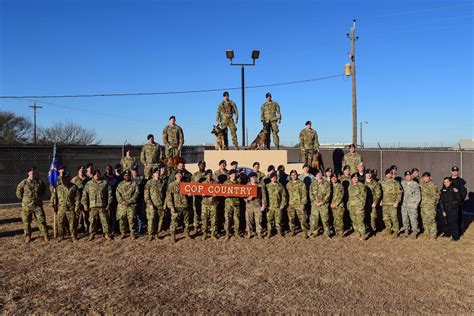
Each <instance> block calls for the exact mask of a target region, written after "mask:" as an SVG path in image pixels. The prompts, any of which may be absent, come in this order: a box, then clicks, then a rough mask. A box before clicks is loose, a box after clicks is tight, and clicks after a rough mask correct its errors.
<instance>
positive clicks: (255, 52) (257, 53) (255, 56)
mask: <svg viewBox="0 0 474 316" xmlns="http://www.w3.org/2000/svg"><path fill="white" fill-rule="evenodd" d="M225 55H226V57H227V58H228V59H230V65H231V66H241V72H240V74H241V81H242V111H241V120H242V146H245V66H255V60H256V59H258V57H259V56H260V51H259V50H253V51H252V55H251V58H252V60H253V62H252V63H251V64H234V63H233V62H232V59H234V51H233V50H227V51H226V52H225Z"/></svg>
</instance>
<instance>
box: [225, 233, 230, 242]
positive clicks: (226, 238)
mask: <svg viewBox="0 0 474 316" xmlns="http://www.w3.org/2000/svg"><path fill="white" fill-rule="evenodd" d="M228 240H230V234H229V232H225V241H228Z"/></svg>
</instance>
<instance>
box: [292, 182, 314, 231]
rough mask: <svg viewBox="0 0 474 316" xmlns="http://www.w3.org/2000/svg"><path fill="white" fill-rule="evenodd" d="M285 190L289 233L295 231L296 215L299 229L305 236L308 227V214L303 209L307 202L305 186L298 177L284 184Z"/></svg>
mask: <svg viewBox="0 0 474 316" xmlns="http://www.w3.org/2000/svg"><path fill="white" fill-rule="evenodd" d="M286 190H287V191H288V221H289V226H290V231H291V234H292V235H293V234H294V232H295V219H296V217H298V220H299V222H300V224H301V229H302V230H303V233H304V234H305V235H306V236H307V234H308V233H307V231H308V229H309V227H308V216H307V215H306V212H305V210H304V207H305V205H306V203H308V199H307V197H308V193H307V190H306V186H305V184H304V182H303V181H301V180H299V179H296V180H295V181H293V180H290V182H288V183H287V184H286ZM302 207H303V208H302Z"/></svg>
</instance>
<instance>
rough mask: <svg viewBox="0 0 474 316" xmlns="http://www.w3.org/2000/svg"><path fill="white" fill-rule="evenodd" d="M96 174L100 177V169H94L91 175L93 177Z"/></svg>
mask: <svg viewBox="0 0 474 316" xmlns="http://www.w3.org/2000/svg"><path fill="white" fill-rule="evenodd" d="M96 174H98V175H99V176H100V175H101V172H100V169H95V170H94V171H93V172H92V175H93V176H95V175H96Z"/></svg>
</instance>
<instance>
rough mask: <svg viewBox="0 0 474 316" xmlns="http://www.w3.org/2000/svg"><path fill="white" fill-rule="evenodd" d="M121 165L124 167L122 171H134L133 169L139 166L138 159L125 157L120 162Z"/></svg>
mask: <svg viewBox="0 0 474 316" xmlns="http://www.w3.org/2000/svg"><path fill="white" fill-rule="evenodd" d="M120 165H121V166H122V171H127V170H132V167H133V166H134V165H137V158H135V157H127V156H125V157H123V158H122V160H120Z"/></svg>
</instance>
